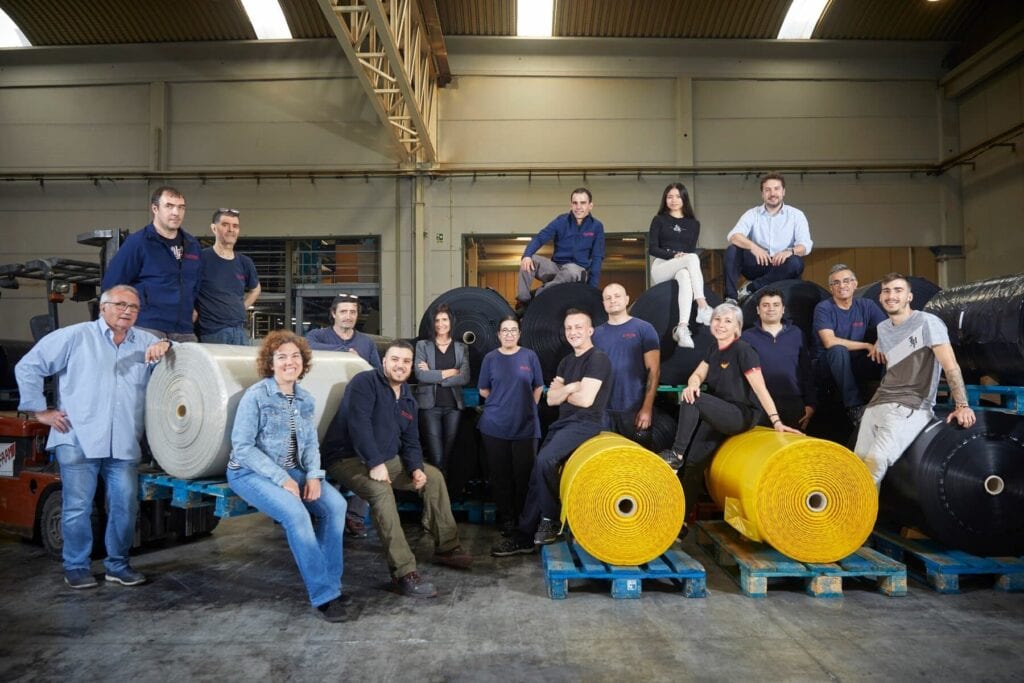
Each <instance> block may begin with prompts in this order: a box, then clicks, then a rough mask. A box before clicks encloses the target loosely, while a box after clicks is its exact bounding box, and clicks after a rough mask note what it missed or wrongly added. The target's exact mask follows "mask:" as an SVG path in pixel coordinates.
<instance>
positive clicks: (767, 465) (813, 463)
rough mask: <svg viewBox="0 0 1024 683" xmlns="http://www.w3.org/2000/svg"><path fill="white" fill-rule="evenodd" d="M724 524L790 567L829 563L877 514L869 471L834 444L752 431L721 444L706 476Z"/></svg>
mask: <svg viewBox="0 0 1024 683" xmlns="http://www.w3.org/2000/svg"><path fill="white" fill-rule="evenodd" d="M708 490H709V491H710V492H711V497H712V498H713V499H714V500H715V502H717V503H718V504H719V505H721V506H722V508H723V509H724V510H725V521H726V522H728V523H729V524H730V525H732V526H733V527H735V528H736V530H737V531H739V532H740V533H741V534H743V535H744V536H746V537H747V538H749V539H751V540H753V541H759V542H762V543H767V544H768V545H770V546H772V547H773V548H775V549H776V550H778V551H779V552H781V553H782V554H783V555H786V556H788V557H791V558H793V559H794V560H797V561H798V562H835V561H836V560H840V559H842V558H844V557H846V556H847V555H849V554H850V553H852V552H853V551H855V550H857V548H859V547H861V545H863V544H864V541H866V540H867V538H868V536H869V535H870V534H871V530H872V528H874V525H875V518H876V516H877V514H878V494H877V492H876V490H875V484H874V481H873V480H872V479H871V473H870V472H868V468H867V466H866V465H864V463H863V462H862V461H861V460H860V458H858V457H857V456H856V455H854V454H853V453H852V452H851V451H849V450H847V449H846V448H843V447H842V446H840V445H839V444H837V443H833V442H831V441H824V440H822V439H814V438H811V437H809V436H801V435H798V434H780V433H779V432H776V431H774V430H772V429H766V428H764V427H756V428H754V429H753V430H751V431H749V432H745V433H743V434H739V435H737V436H734V437H732V438H730V439H729V440H727V441H726V442H725V443H724V444H722V446H721V448H719V449H718V452H717V453H716V454H715V458H714V460H713V461H712V462H711V468H710V469H709V471H708Z"/></svg>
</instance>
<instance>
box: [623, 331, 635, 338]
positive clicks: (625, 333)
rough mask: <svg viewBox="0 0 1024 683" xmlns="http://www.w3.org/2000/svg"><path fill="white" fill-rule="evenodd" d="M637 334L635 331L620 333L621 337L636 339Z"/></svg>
mask: <svg viewBox="0 0 1024 683" xmlns="http://www.w3.org/2000/svg"><path fill="white" fill-rule="evenodd" d="M638 336H639V335H637V333H636V332H623V333H622V338H623V339H636V338H637V337H638Z"/></svg>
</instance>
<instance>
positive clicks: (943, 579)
mask: <svg viewBox="0 0 1024 683" xmlns="http://www.w3.org/2000/svg"><path fill="white" fill-rule="evenodd" d="M871 542H872V545H874V547H875V548H877V549H878V550H879V551H881V552H883V553H885V554H886V555H888V556H889V557H892V558H894V559H896V560H898V561H900V562H903V563H905V564H906V565H907V569H909V570H910V575H911V576H913V577H914V578H915V579H917V580H919V581H921V582H922V583H926V584H928V585H929V586H931V587H932V588H934V589H935V590H936V591H938V592H939V593H959V592H960V577H963V576H979V575H989V576H995V577H996V579H995V588H996V590H1001V591H1006V592H1010V593H1016V592H1020V591H1024V557H978V556H977V555H971V554H970V553H965V552H963V551H960V550H950V549H949V548H947V547H945V546H944V545H942V544H941V543H939V542H938V541H934V540H932V539H930V538H903V537H901V536H900V535H899V534H898V533H896V532H893V531H889V530H885V529H875V532H874V533H873V534H871Z"/></svg>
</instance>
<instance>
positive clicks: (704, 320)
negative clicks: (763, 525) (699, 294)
mask: <svg viewBox="0 0 1024 683" xmlns="http://www.w3.org/2000/svg"><path fill="white" fill-rule="evenodd" d="M713 311H714V309H713V308H711V306H705V307H704V308H698V309H697V318H696V320H697V322H698V323H699V324H701V325H710V324H711V314H712V312H713Z"/></svg>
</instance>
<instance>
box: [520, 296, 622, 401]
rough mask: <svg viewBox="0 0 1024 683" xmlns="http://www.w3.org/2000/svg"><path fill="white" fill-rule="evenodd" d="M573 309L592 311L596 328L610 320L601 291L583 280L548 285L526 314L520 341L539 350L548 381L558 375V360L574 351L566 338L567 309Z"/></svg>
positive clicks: (591, 315)
mask: <svg viewBox="0 0 1024 683" xmlns="http://www.w3.org/2000/svg"><path fill="white" fill-rule="evenodd" d="M570 308H578V309H580V310H581V311H585V312H586V313H589V314H590V318H591V320H592V321H593V323H594V327H597V326H598V325H601V324H602V323H604V322H606V321H607V320H608V314H607V313H605V312H604V304H602V303H601V292H600V290H598V289H596V288H594V287H591V286H590V285H588V284H586V283H583V282H569V283H566V284H564V285H555V286H554V287H548V288H547V289H545V290H544V291H543V292H541V293H540V294H538V295H537V296H535V297H534V298H533V301H532V302H531V303H530V306H529V307H528V308H527V309H526V313H525V315H523V319H522V321H521V329H522V335H521V339H520V343H521V344H522V345H523V346H525V347H526V348H529V349H533V350H534V351H535V352H536V353H537V356H538V357H539V358H540V368H541V371H542V372H543V373H544V381H545V382H550V381H551V380H552V379H554V378H555V371H556V370H557V369H558V363H559V362H560V361H561V360H562V359H563V358H565V357H566V356H567V355H569V354H570V353H572V347H571V346H569V342H567V341H565V312H566V311H568V310H569V309H570Z"/></svg>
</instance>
